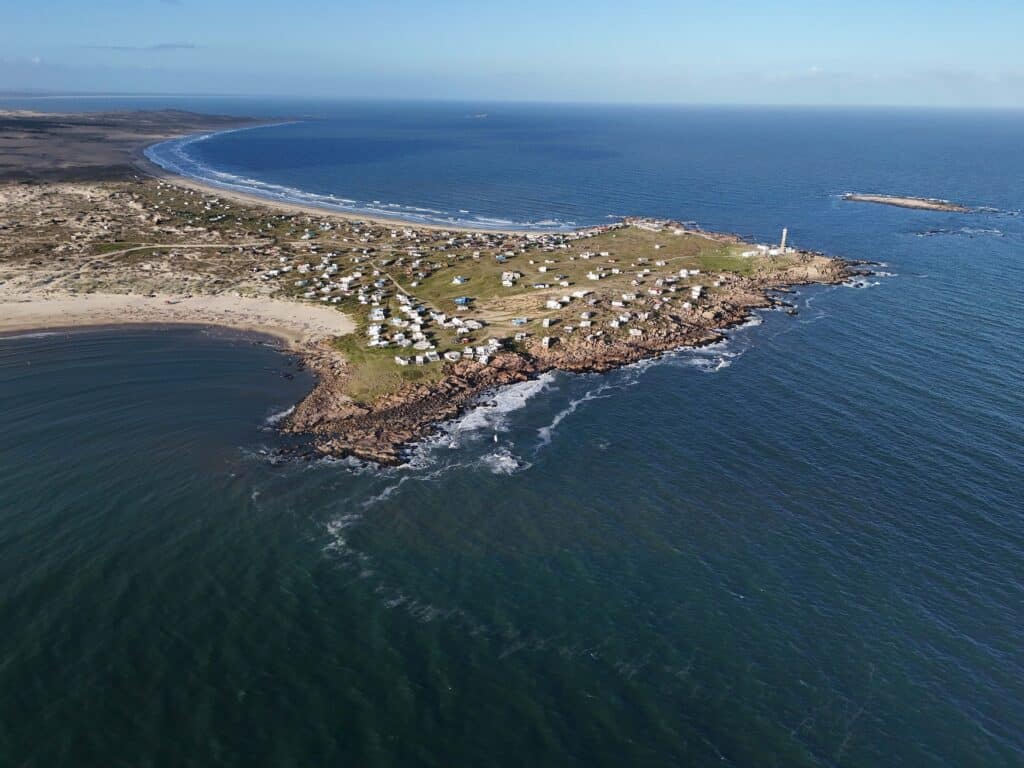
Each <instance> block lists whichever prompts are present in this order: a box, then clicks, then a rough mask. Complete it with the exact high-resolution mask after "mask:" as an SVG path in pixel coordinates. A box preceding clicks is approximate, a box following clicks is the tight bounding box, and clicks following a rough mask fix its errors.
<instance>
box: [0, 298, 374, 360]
mask: <svg viewBox="0 0 1024 768" xmlns="http://www.w3.org/2000/svg"><path fill="white" fill-rule="evenodd" d="M0 306H2V307H3V314H2V316H0V337H2V336H4V335H9V334H12V333H18V332H25V331H41V330H53V329H67V328H89V327H100V326H113V325H135V324H143V325H153V324H156V325H178V324H181V325H204V326H223V327H226V328H233V329H236V330H240V331H252V332H257V333H264V334H267V335H270V336H273V337H275V338H277V339H279V340H281V341H282V342H284V343H285V344H286V345H287V346H288V347H289V348H291V349H300V348H302V347H303V346H305V345H308V344H310V343H314V342H316V341H317V340H319V339H322V338H324V337H327V336H340V335H344V334H347V333H351V332H352V330H353V329H354V327H355V326H354V324H353V322H352V320H351V319H350V318H349V317H348V316H347V315H344V314H342V313H341V312H337V311H335V310H332V309H328V308H326V307H320V306H316V305H307V304H300V303H299V302H294V301H285V300H281V299H273V298H262V297H261V298H253V297H246V296H233V295H225V294H220V295H210V296H188V295H185V296H175V295H170V294H167V295H151V296H147V295H141V294H113V293H83V294H69V293H53V292H43V291H38V292H30V293H27V294H26V293H21V294H18V296H17V297H15V296H11V295H10V293H9V292H7V291H5V290H4V286H0Z"/></svg>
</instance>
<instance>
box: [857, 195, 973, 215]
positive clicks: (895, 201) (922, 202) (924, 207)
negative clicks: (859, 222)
mask: <svg viewBox="0 0 1024 768" xmlns="http://www.w3.org/2000/svg"><path fill="white" fill-rule="evenodd" d="M843 200H850V201H852V202H855V203H878V204H879V205H894V206H896V207H897V208H914V209H917V210H920V211H946V212H949V213H970V211H971V209H970V208H968V207H967V206H965V205H960V204H959V203H951V202H949V201H948V200H937V199H935V198H932V197H900V196H898V195H863V194H859V193H856V192H847V193H846V194H845V195H843Z"/></svg>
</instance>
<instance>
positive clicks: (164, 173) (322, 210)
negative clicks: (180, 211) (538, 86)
mask: <svg viewBox="0 0 1024 768" xmlns="http://www.w3.org/2000/svg"><path fill="white" fill-rule="evenodd" d="M282 124H283V123H279V122H272V123H258V124H255V125H252V126H245V127H244V128H246V129H247V128H261V127H268V126H271V125H282ZM234 130H238V128H228V129H225V130H224V131H223V132H224V133H226V132H228V131H234ZM200 133H203V132H194V133H184V134H180V135H177V136H170V137H167V138H162V139H160V140H158V141H154V142H150V143H148V144H144V145H141V146H139V147H136V148H135V149H134V150H133V151H132V156H131V162H132V165H133V166H134V167H135V169H136V170H137V171H138V172H139V173H141V174H143V175H145V176H149V177H151V178H154V179H159V180H160V181H163V182H165V183H168V184H173V185H175V186H178V187H182V188H184V189H191V190H194V191H197V192H203V193H205V194H211V195H217V196H218V197H222V198H225V199H228V200H233V201H235V202H237V203H242V204H245V205H250V206H262V207H264V208H266V209H268V210H269V211H273V212H276V213H281V212H285V213H293V214H306V215H309V216H321V217H322V216H327V217H331V218H335V219H338V220H341V221H348V222H362V223H367V224H377V225H380V226H388V227H413V228H415V229H423V230H430V231H433V232H468V233H474V234H501V235H544V234H552V233H556V232H567V231H575V230H577V229H588V227H574V228H572V229H571V230H566V229H557V228H555V229H539V228H538V229H534V228H531V229H516V228H515V227H511V228H496V227H471V226H467V225H465V224H457V223H452V224H440V223H437V222H420V221H414V220H411V219H406V218H403V217H402V216H401V215H399V214H396V215H395V216H380V215H373V214H369V213H360V212H357V211H339V210H336V209H334V208H328V207H326V206H318V205H314V204H312V203H294V202H290V201H287V200H276V199H273V198H270V197H266V196H263V195H259V194H256V193H255V192H243V191H241V190H237V189H231V188H228V187H222V186H219V185H217V184H212V183H209V182H205V181H203V180H201V179H197V178H195V177H192V176H183V175H181V174H178V173H174V172H173V171H169V170H167V169H166V168H164V167H163V166H160V165H158V164H157V163H155V162H153V161H152V160H150V159H149V158H148V157H147V156H146V150H148V149H150V148H151V147H153V146H156V145H157V144H162V143H163V142H165V141H172V140H174V139H182V138H187V137H189V136H195V135H199V134H200ZM218 133H220V132H218Z"/></svg>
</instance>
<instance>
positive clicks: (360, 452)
mask: <svg viewBox="0 0 1024 768" xmlns="http://www.w3.org/2000/svg"><path fill="white" fill-rule="evenodd" d="M4 195H5V209H6V210H7V211H8V212H9V213H10V215H9V216H8V217H7V219H6V220H5V222H4V223H3V226H2V227H0V242H2V243H3V245H4V259H3V261H2V262H0V283H3V287H4V290H5V292H6V293H7V294H8V295H12V296H15V297H16V296H17V295H18V293H19V292H26V293H27V292H30V291H35V292H38V291H44V292H46V294H47V295H51V294H54V293H59V294H62V295H82V294H104V295H111V294H121V295H124V294H131V295H136V296H138V295H140V294H141V295H142V296H152V297H154V299H153V301H154V302H156V301H166V303H168V304H170V303H176V302H183V301H184V300H185V299H186V298H187V297H190V296H238V297H248V298H250V299H252V300H254V301H256V302H257V303H258V302H259V301H260V300H272V301H280V300H285V301H286V302H295V303H297V304H298V305H307V306H311V307H312V306H316V307H322V308H324V309H325V310H328V309H329V310H330V311H337V312H339V313H342V317H347V318H348V319H349V320H350V321H351V323H352V324H354V326H355V329H354V331H353V332H351V333H343V334H340V335H337V334H335V335H328V336H325V337H322V338H320V339H318V340H317V341H316V343H315V344H311V345H307V346H306V347H304V348H303V350H302V356H303V359H304V360H305V361H306V363H307V364H308V365H310V366H311V367H312V368H313V369H314V370H315V372H316V373H317V377H318V383H317V385H316V388H315V389H314V391H313V392H312V393H311V394H310V395H309V397H307V399H306V400H304V401H303V402H302V403H301V404H300V405H299V406H297V408H296V410H295V412H294V413H293V414H292V416H290V417H289V419H287V420H286V421H285V422H284V424H283V425H282V426H283V427H284V428H285V429H286V430H288V431H293V432H296V433H303V434H312V435H314V439H315V443H316V445H317V450H318V451H320V452H323V453H330V454H333V455H345V454H354V455H357V456H361V457H363V458H370V459H373V460H375V461H381V462H384V463H394V462H395V461H398V460H399V457H400V451H401V446H402V445H404V444H406V443H407V442H408V441H410V440H413V439H416V438H417V437H419V436H422V435H423V434H425V433H426V432H429V430H430V429H432V428H433V427H434V425H436V423H437V422H438V421H439V420H441V419H443V418H449V417H451V416H452V415H454V414H455V413H457V412H458V410H459V409H460V408H463V407H466V406H467V405H468V404H469V403H470V402H471V401H472V399H473V398H474V397H476V396H478V395H479V394H480V393H481V392H483V391H485V390H486V389H487V388H489V387H495V386H501V385H503V384H506V383H510V382H512V381H518V380H523V379H524V378H529V377H530V376H533V375H537V374H538V373H540V372H542V371H545V370H551V369H560V370H566V371H602V370H608V369H610V368H613V367H616V366H619V365H623V364H626V363H629V362H634V361H636V360H640V359H644V358H648V357H653V356H657V355H660V354H663V353H664V352H667V351H670V350H672V349H677V348H679V347H682V346H689V345H694V344H704V343H709V342H711V341H714V340H716V339H718V338H721V329H723V328H726V327H728V326H730V325H733V324H736V323H738V322H742V321H743V320H744V319H745V318H746V317H747V316H748V314H749V311H750V309H751V308H754V307H766V306H770V305H772V304H773V303H776V301H777V299H776V298H775V296H774V295H773V293H772V292H774V291H777V290H781V291H785V290H786V288H787V287H788V286H790V285H794V284H799V283H806V282H835V281H837V280H840V279H842V278H843V277H844V276H845V275H846V274H847V273H848V270H847V267H846V266H845V265H844V263H843V262H840V261H838V260H835V259H829V258H826V257H824V256H821V255H820V254H815V253H811V252H807V251H801V250H798V249H795V248H793V247H792V245H790V244H789V243H788V233H787V232H786V231H785V230H782V233H781V237H780V240H779V242H778V243H777V244H771V245H765V244H759V245H752V244H749V243H746V242H744V241H742V240H741V239H740V238H738V237H735V236H732V235H722V234H716V233H711V232H706V231H702V230H700V229H697V228H695V227H693V226H686V225H683V224H680V223H678V222H674V221H667V220H657V219H647V218H628V219H625V220H622V221H618V222H615V223H611V224H607V225H602V226H596V227H590V228H585V229H581V230H575V231H564V232H547V233H542V232H501V231H467V230H456V229H446V228H444V227H439V226H435V227H428V226H416V225H410V224H406V223H402V222H398V221H384V220H361V219H358V218H354V217H346V216H340V215H333V214H331V213H328V212H324V213H319V212H317V211H315V210H313V209H304V210H296V209H288V208H284V207H273V206H270V205H264V204H259V203H256V202H252V201H248V200H242V199H240V198H237V197H234V196H231V195H229V194H218V193H217V192H216V191H214V190H208V189H199V188H195V187H192V186H189V185H184V184H178V183H175V182H173V181H170V180H161V179H149V178H142V179H138V180H135V181H116V182H104V183H93V184H76V185H65V184H40V185H31V186H25V185H22V186H17V185H15V186H8V187H6V188H4ZM43 208H45V209H46V210H47V212H48V213H47V215H46V216H40V215H39V214H38V211H39V210H42V209H43ZM159 297H167V298H166V299H160V298H159ZM204 319H205V316H204Z"/></svg>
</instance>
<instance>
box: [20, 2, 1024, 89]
mask: <svg viewBox="0 0 1024 768" xmlns="http://www.w3.org/2000/svg"><path fill="white" fill-rule="evenodd" d="M3 6H4V9H3V23H2V24H0V90H23V89H47V90H75V91H103V92H146V93H189V94H201V93H202V94H207V93H215V94H244V95H285V94H290V95H298V96H309V97H327V98H334V97H337V98H367V97H380V98H410V97H412V98H443V99H474V100H481V99H498V100H501V99H514V100H542V101H598V102H680V103H738V104H754V103H768V104H898V105H921V106H1015V107H1024V45H1022V43H1021V38H1022V37H1024V0H1015V1H1013V2H1011V1H1009V0H975V1H974V2H964V1H961V0H930V2H924V1H923V0H887V1H886V2H881V1H880V0H859V1H858V2H849V0H844V1H843V2H833V1H832V0H817V2H811V1H810V0H791V1H790V2H774V3H773V2H753V1H752V0H731V1H730V0H718V1H717V2H716V1H715V0H705V2H701V3H693V2H688V1H687V0H676V2H669V1H668V0H634V1H633V2H626V1H625V0H617V2H607V1H606V0H589V2H582V1H580V0H564V1H563V2H552V1H551V0H547V1H546V2H540V1H539V0H517V2H515V3H500V4H499V3H494V2H487V0H479V1H478V2H469V1H468V0H434V2H421V1H419V0H378V1H377V2H373V1H371V0H355V1H347V2H326V0H290V2H283V1H281V0H245V1H243V0H205V1H203V0H132V2H128V0H92V1H91V2H90V1H89V0H34V1H32V2H29V0H3ZM44 9H45V10H44Z"/></svg>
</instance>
